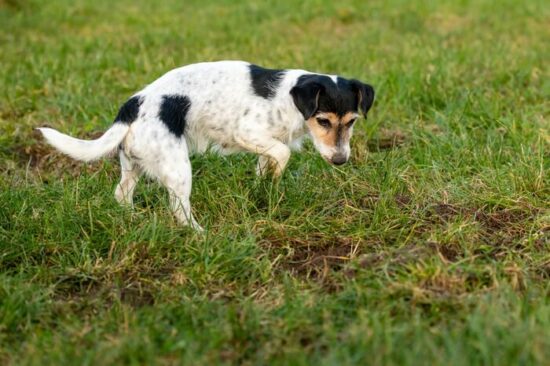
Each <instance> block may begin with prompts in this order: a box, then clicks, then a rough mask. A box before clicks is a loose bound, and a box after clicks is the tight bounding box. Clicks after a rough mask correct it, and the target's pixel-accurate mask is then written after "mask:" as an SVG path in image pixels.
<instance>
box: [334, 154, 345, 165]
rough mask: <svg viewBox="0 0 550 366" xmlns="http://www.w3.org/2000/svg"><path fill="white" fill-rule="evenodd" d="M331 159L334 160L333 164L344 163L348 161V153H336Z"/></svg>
mask: <svg viewBox="0 0 550 366" xmlns="http://www.w3.org/2000/svg"><path fill="white" fill-rule="evenodd" d="M330 160H331V161H332V164H334V165H342V164H344V163H345V162H346V161H348V159H346V155H344V154H334V155H333V156H332V159H330Z"/></svg>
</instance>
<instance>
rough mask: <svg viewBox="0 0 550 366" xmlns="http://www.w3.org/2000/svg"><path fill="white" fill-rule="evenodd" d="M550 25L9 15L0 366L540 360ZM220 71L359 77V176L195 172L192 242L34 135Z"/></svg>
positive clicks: (257, 15)
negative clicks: (368, 96) (227, 66)
mask: <svg viewBox="0 0 550 366" xmlns="http://www.w3.org/2000/svg"><path fill="white" fill-rule="evenodd" d="M548 24H550V6H548V3H545V2H544V1H542V0H541V1H536V0H533V1H512V0H506V1H497V0H494V1H489V0H480V1H439V2H430V1H425V2H412V1H402V0H390V1H360V0H342V1H338V2H331V1H325V0H305V1H301V2H298V1H291V0H279V1H260V0H255V1H249V2H244V1H242V2H239V1H229V0H225V1H224V0H217V1H198V0H185V1H177V0H168V1H159V2H153V1H146V0H133V1H130V0H120V1H112V0H111V1H107V0H94V1H91V0H90V1H84V0H78V1H70V0H56V1H45V0H43V1H41V0H0V85H1V89H0V364H3V365H26V364H30V365H34V364H36V365H48V364H52V365H63V364H79V365H80V364H86V365H120V364H148V365H149V364H167V365H171V364H189V365H205V364H274V365H277V364H280V365H286V364H295V365H300V364H304V365H305V364H319V365H339V364H362V365H364V364H373V365H379V364H400V365H401V364H411V365H429V364H442V365H477V364H483V365H507V364H509V365H517V364H522V365H531V364H540V365H542V364H548V362H549V360H550V209H549V207H550V181H549V180H550V178H549V174H548V169H549V168H550V163H549V161H550V132H549V131H550V122H549V118H550V102H549V100H550V73H549V68H548V66H549V64H548V62H549V60H550V46H549V44H550V43H549V42H548V40H549V39H550V27H549V26H548ZM220 59H243V60H248V61H250V62H253V63H256V64H259V65H262V66H265V67H273V68H302V69H307V70H312V71H319V72H323V73H334V74H340V75H343V76H347V77H353V78H357V79H360V80H362V81H365V82H368V83H369V84H372V85H373V86H374V88H375V89H376V92H377V99H376V101H375V103H374V106H373V108H372V110H371V112H370V113H369V117H368V119H367V120H361V121H359V122H358V123H357V126H356V129H355V135H354V138H353V141H352V157H351V160H350V162H349V163H348V164H346V165H344V166H342V167H333V166H329V165H328V164H326V163H325V162H324V161H323V160H322V158H321V157H320V156H319V155H318V154H317V153H316V152H315V151H314V149H313V148H312V146H311V145H306V147H305V149H304V151H303V152H301V153H299V154H295V155H293V156H292V158H291V161H290V164H289V166H288V169H287V170H286V171H285V173H284V175H283V177H282V179H281V180H280V181H279V182H272V181H271V180H268V179H262V178H258V177H256V176H255V174H254V165H255V159H256V158H255V157H254V156H251V155H246V154H242V155H233V156H228V157H220V156H215V155H212V154H209V155H204V156H195V157H193V158H192V164H193V184H194V185H193V193H192V203H193V209H194V214H195V217H196V218H197V220H198V221H199V223H200V224H201V225H203V226H204V227H206V228H207V229H208V230H207V232H206V234H199V233H195V232H193V231H192V230H190V229H188V228H184V227H180V226H178V225H177V223H176V222H175V219H174V218H173V217H172V215H171V213H170V211H169V205H168V197H167V194H166V192H165V191H164V190H163V189H162V188H161V187H159V186H158V185H157V183H156V182H154V181H147V180H144V181H142V182H141V183H140V185H139V186H138V189H137V194H136V198H135V200H136V207H135V209H134V210H129V209H127V208H123V207H119V206H118V204H117V203H116V201H115V200H114V198H113V192H114V188H115V185H116V183H117V182H118V178H119V166H118V161H117V160H116V159H114V158H110V159H104V160H102V161H100V162H97V163H93V164H88V165H87V164H84V163H78V162H74V161H72V160H70V159H68V158H66V157H64V156H62V155H60V154H58V153H56V152H54V151H53V150H52V149H51V148H50V147H48V146H46V145H45V144H44V143H43V141H42V140H41V139H40V138H39V136H38V135H37V134H36V133H35V132H34V131H33V128H34V127H38V126H51V127H54V128H57V129H59V130H61V131H63V132H66V133H70V134H73V135H76V136H80V137H86V138H92V137H94V136H99V135H100V134H101V132H102V131H104V130H105V129H106V128H107V127H108V126H109V125H110V124H111V122H112V120H113V118H114V116H115V115H116V112H117V110H118V108H119V107H120V105H121V104H122V103H123V102H124V101H125V100H126V99H127V98H128V97H129V96H130V95H132V94H133V93H134V92H135V91H137V90H139V89H141V88H142V87H143V86H144V85H146V84H147V83H149V82H151V81H152V80H154V79H156V78H157V77H159V76H160V75H162V74H163V73H164V72H166V71H168V70H170V69H172V68H174V67H177V66H181V65H184V64H189V63H193V62H198V61H209V60H220Z"/></svg>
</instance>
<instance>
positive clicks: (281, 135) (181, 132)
mask: <svg viewBox="0 0 550 366" xmlns="http://www.w3.org/2000/svg"><path fill="white" fill-rule="evenodd" d="M373 101H374V89H373V87H372V86H371V85H368V84H365V83H363V82H360V81H358V80H354V79H345V78H342V77H340V76H336V75H326V74H318V73H313V72H309V71H305V70H293V69H288V70H274V69H266V68H262V67H260V66H257V65H254V64H251V63H248V62H244V61H218V62H204V63H197V64H191V65H187V66H184V67H180V68H177V69H174V70H171V71H169V72H168V73H166V74H164V75H163V76H161V77H160V78H159V79H157V80H156V81H154V82H153V83H151V84H149V85H147V86H146V87H145V88H144V89H143V90H141V91H139V92H138V93H136V94H134V95H133V96H132V97H131V98H130V99H128V100H127V101H126V102H125V103H124V104H123V105H122V107H121V108H120V110H119V112H118V114H117V116H116V118H115V120H114V123H113V125H112V126H111V128H109V129H108V130H107V131H106V132H105V134H104V135H102V136H101V137H100V138H98V139H97V140H92V141H86V140H80V139H76V138H73V137H71V136H68V135H65V134H62V133H60V132H58V131H56V130H54V129H51V128H44V127H43V128H39V130H40V131H41V132H42V134H43V136H44V138H45V139H46V140H47V142H48V143H49V144H51V145H53V146H54V147H55V148H57V149H58V150H60V151H61V152H63V153H65V154H67V155H69V156H71V157H72V158H74V159H77V160H81V161H93V160H96V159H99V158H101V157H103V156H105V155H108V154H109V153H111V152H114V151H116V149H118V155H119V157H120V165H121V170H122V172H121V174H122V177H121V180H120V183H119V184H118V185H117V187H116V190H115V198H116V199H117V201H119V202H120V203H121V204H127V205H132V196H133V193H134V189H135V187H136V184H137V182H138V179H139V176H140V174H141V173H142V172H143V173H145V174H148V175H150V176H152V177H154V178H157V179H158V180H159V181H160V182H161V184H163V185H164V186H165V187H166V188H167V189H168V191H169V195H170V207H171V209H172V211H173V213H174V215H175V216H176V218H177V220H178V221H179V222H180V223H181V224H183V225H191V226H192V227H193V228H194V229H196V230H199V231H201V230H202V228H201V227H200V226H199V224H198V223H197V222H196V221H195V219H194V218H193V215H192V213H191V204H190V194H191V178H192V175H191V163H190V161H189V155H190V154H192V153H203V152H205V151H207V150H213V151H216V152H219V153H222V154H229V153H235V152H243V151H244V152H252V153H255V154H258V155H259V159H258V163H257V167H256V172H257V174H259V175H264V174H266V173H271V174H272V176H273V177H279V176H280V175H281V173H282V172H283V170H284V168H285V166H286V165H287V162H288V160H289V157H290V152H291V149H293V150H295V149H299V147H300V145H301V142H302V140H303V138H304V137H305V136H310V137H311V139H312V140H313V145H314V146H315V148H316V149H317V150H318V152H319V153H320V154H321V156H322V157H323V158H324V159H325V160H326V161H327V162H329V163H331V164H334V165H340V164H343V163H345V162H347V160H348V159H349V156H350V138H351V135H352V133H353V126H354V123H355V121H356V120H357V119H358V117H359V116H360V113H361V114H362V115H363V116H364V117H366V114H367V112H368V111H369V109H370V108H371V106H372V104H373Z"/></svg>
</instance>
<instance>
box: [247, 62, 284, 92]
mask: <svg viewBox="0 0 550 366" xmlns="http://www.w3.org/2000/svg"><path fill="white" fill-rule="evenodd" d="M249 69H250V79H251V80H252V89H254V93H255V94H256V95H258V96H260V97H262V98H265V99H269V98H273V97H274V96H275V90H276V89H277V87H278V86H279V82H280V81H281V79H282V78H283V76H284V74H285V71H284V70H271V69H264V68H263V67H260V66H256V65H250V66H249Z"/></svg>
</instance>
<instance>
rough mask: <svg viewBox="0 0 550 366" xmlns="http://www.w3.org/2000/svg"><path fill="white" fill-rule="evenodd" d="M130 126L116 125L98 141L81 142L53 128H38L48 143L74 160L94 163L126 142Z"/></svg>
mask: <svg viewBox="0 0 550 366" xmlns="http://www.w3.org/2000/svg"><path fill="white" fill-rule="evenodd" d="M129 129H130V125H128V124H126V123H115V124H113V126H112V127H111V128H109V129H108V130H107V131H106V132H105V133H104V134H103V136H101V137H100V138H98V139H97V140H91V141H87V140H80V139H77V138H74V137H71V136H68V135H65V134H63V133H61V132H58V131H56V130H54V129H52V128H46V127H41V128H38V130H40V132H42V135H44V138H45V139H46V141H48V143H49V144H50V145H52V146H54V147H55V148H56V149H58V150H59V151H61V152H62V153H64V154H67V155H69V156H70V157H72V158H73V159H76V160H82V161H93V160H97V159H99V158H101V157H102V156H105V155H107V154H109V153H110V152H112V151H114V150H115V149H116V147H117V146H119V144H120V143H121V142H122V140H124V137H126V134H127V133H128V130H129Z"/></svg>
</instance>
